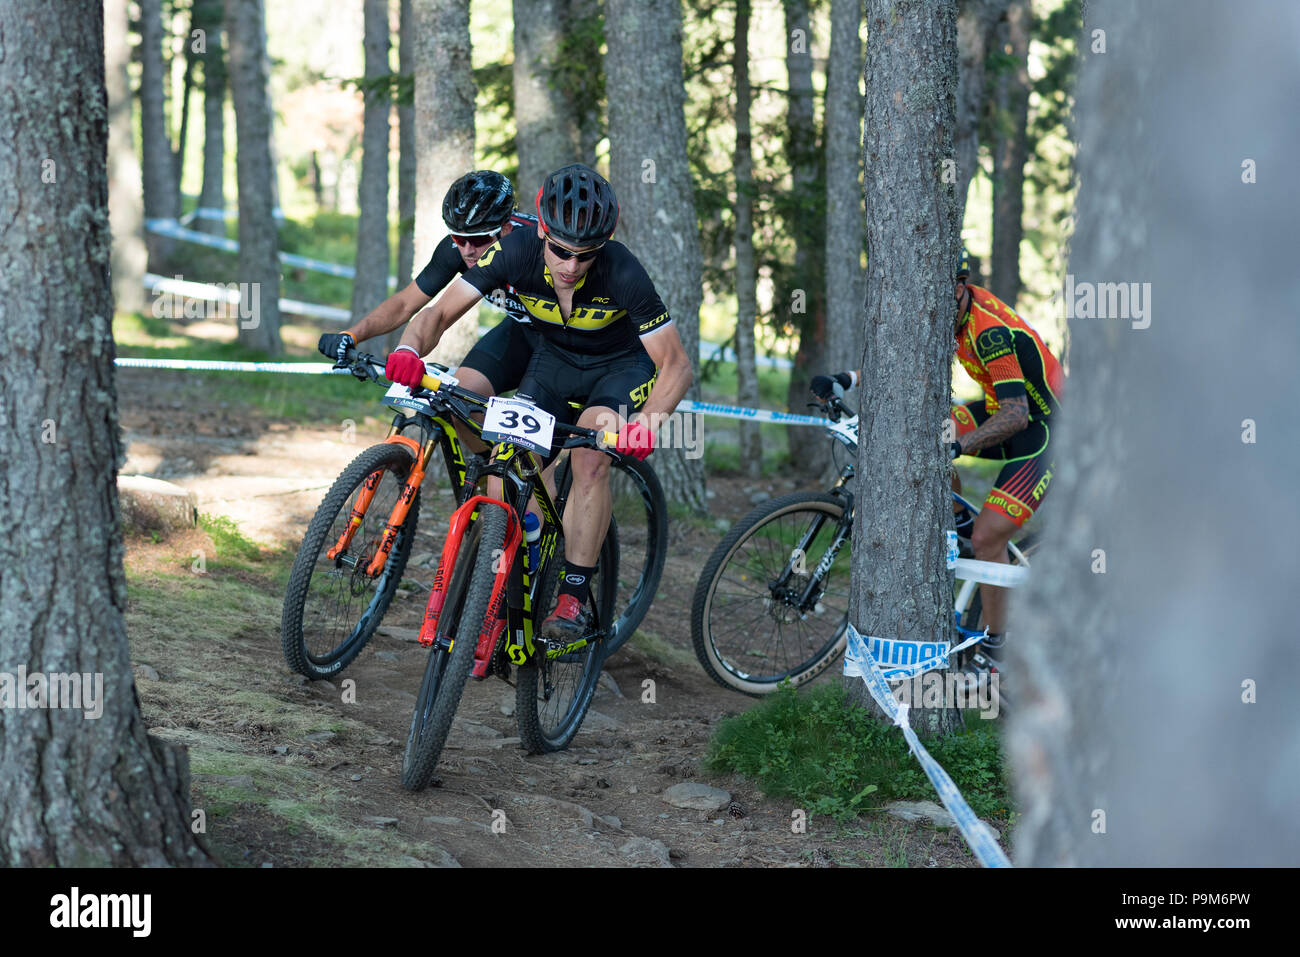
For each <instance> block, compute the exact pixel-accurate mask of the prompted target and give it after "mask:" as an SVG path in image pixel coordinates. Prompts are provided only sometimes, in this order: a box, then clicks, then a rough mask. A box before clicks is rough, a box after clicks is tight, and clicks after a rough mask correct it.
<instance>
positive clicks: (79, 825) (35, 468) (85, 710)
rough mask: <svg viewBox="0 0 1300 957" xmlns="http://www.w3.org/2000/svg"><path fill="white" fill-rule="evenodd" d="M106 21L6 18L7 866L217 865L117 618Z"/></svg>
mask: <svg viewBox="0 0 1300 957" xmlns="http://www.w3.org/2000/svg"><path fill="white" fill-rule="evenodd" d="M101 9H102V8H101ZM101 9H94V8H91V9H89V10H88V11H86V12H83V15H82V16H81V17H80V19H79V20H78V24H77V29H75V30H74V29H68V26H67V23H66V22H65V21H64V20H63V19H61V18H58V17H52V16H50V15H49V14H50V11H49V5H48V3H46V2H44V0H8V2H6V3H5V4H3V5H0V37H2V38H3V44H4V53H3V55H2V56H0V98H3V100H4V102H5V103H6V109H7V111H8V115H7V116H6V121H5V123H4V124H3V125H0V328H3V329H4V330H5V337H6V344H7V348H8V358H9V361H8V362H6V363H5V366H4V369H3V371H2V372H0V379H3V389H0V394H3V396H4V400H3V404H2V405H0V509H2V510H3V513H4V514H5V516H6V519H7V521H8V522H9V523H10V526H11V527H12V528H15V529H22V534H21V535H7V536H4V537H3V538H0V618H2V619H3V621H4V628H3V629H0V663H3V667H4V668H5V669H6V674H7V675H10V676H13V677H14V678H17V674H18V669H19V668H22V669H25V670H26V672H27V674H28V681H27V682H26V683H25V684H26V687H24V685H23V684H18V685H17V693H18V695H20V696H22V699H23V701H24V703H25V704H26V707H16V706H13V702H9V703H7V704H6V706H5V707H4V708H0V821H3V822H4V827H3V829H2V830H0V863H3V864H5V865H7V866H10V867H24V866H25V867H69V866H75V867H127V866H166V865H196V864H204V863H206V862H207V855H206V853H205V852H204V851H203V849H202V848H201V847H200V846H199V845H198V844H197V843H196V842H195V839H194V836H193V835H192V834H191V832H190V806H189V770H188V758H187V756H186V754H185V752H184V750H183V749H181V748H177V747H175V746H173V745H170V744H167V743H166V742H163V741H161V740H159V739H157V738H153V737H151V736H150V735H149V734H148V733H147V731H146V728H145V724H144V721H143V719H142V718H141V715H140V712H139V708H138V706H137V704H136V696H135V688H134V679H133V677H132V673H131V661H130V655H129V649H128V646H127V638H126V630H125V625H124V620H123V609H124V608H125V606H126V579H125V575H124V573H123V569H122V539H121V532H120V529H119V522H118V519H119V511H118V499H117V491H116V485H115V481H116V474H117V469H118V466H119V464H120V462H121V446H120V444H119V437H118V418H117V409H116V392H115V383H114V375H113V353H114V347H113V335H112V316H113V297H112V288H111V278H110V275H109V260H110V247H111V238H110V235H109V228H108V206H107V204H108V178H107V170H106V165H105V152H106V147H107V141H108V125H109V123H108V117H109V111H108V107H107V100H106V95H105V85H104V80H105V75H104V63H105V58H104V52H105V51H104V21H103V18H102V12H101ZM113 15H114V17H115V19H116V18H117V17H119V16H124V10H123V9H122V6H121V5H117V6H115V7H114V8H113ZM122 30H123V25H120V24H116V23H115V24H114V26H113V31H114V33H115V34H116V35H120V34H121V32H122ZM120 58H121V51H120V49H119V50H118V51H117V52H116V53H115V59H116V61H117V64H118V65H117V66H115V69H119V70H120V63H121V59H120ZM33 277H35V278H38V279H39V282H33V281H32V279H33ZM36 546H39V547H36ZM37 674H39V675H42V676H44V678H45V679H46V680H48V679H51V678H53V679H55V682H56V683H57V684H58V685H59V686H60V687H61V688H67V687H69V686H68V685H67V684H65V683H64V680H63V678H62V677H61V676H67V677H68V678H69V679H70V678H71V676H72V675H74V674H75V675H77V676H78V677H80V676H82V675H85V676H86V678H87V679H89V681H88V684H85V685H80V686H79V687H81V688H85V690H87V691H91V692H92V693H93V692H94V689H95V680H96V678H95V676H98V679H99V693H98V694H94V695H93V697H94V698H95V701H96V702H97V704H95V703H91V702H88V701H87V700H86V699H82V700H81V701H80V702H74V703H75V704H77V705H78V707H52V706H50V705H53V704H54V703H55V702H54V701H53V699H52V698H44V703H45V705H46V706H40V705H41V703H42V699H41V698H37V697H35V696H34V695H32V694H30V693H29V692H30V691H31V690H33V685H32V681H31V679H34V678H35V676H36V675H37ZM11 687H12V685H11ZM42 697H44V696H42ZM62 703H65V704H66V700H64V701H63V702H62ZM100 708H102V713H100V714H98V715H97V716H96V717H90V715H93V714H94V713H95V711H97V710H99V709H100Z"/></svg>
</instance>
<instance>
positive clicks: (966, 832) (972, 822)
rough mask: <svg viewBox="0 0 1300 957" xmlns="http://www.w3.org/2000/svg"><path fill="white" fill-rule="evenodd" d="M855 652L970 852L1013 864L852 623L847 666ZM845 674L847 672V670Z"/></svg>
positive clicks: (993, 862) (988, 862) (984, 860)
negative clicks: (910, 718) (932, 751)
mask: <svg viewBox="0 0 1300 957" xmlns="http://www.w3.org/2000/svg"><path fill="white" fill-rule="evenodd" d="M850 653H851V654H852V655H853V658H854V659H855V661H857V662H860V663H861V667H859V669H858V673H859V677H861V678H862V681H863V683H864V684H866V686H867V691H869V692H870V693H871V697H872V698H874V699H875V701H876V704H878V705H879V706H880V709H881V710H882V711H884V712H885V714H887V715H888V716H889V719H890V720H891V721H893V722H894V724H896V725H898V727H900V728H901V729H902V730H903V737H905V738H906V739H907V745H908V747H909V748H911V750H912V753H913V754H914V755H916V760H917V761H919V762H920V763H921V770H923V771H924V772H925V775H926V777H928V778H929V779H930V783H931V784H933V785H934V789H935V790H936V791H937V792H938V793H939V800H941V801H943V806H944V807H946V808H947V809H948V813H949V814H951V815H952V816H953V819H954V820H956V822H957V828H958V830H960V831H961V836H962V837H963V838H965V840H966V843H967V844H968V845H970V849H971V851H972V852H973V853H974V854H975V858H976V860H978V861H979V862H980V863H981V864H983V865H984V866H985V867H1010V866H1011V861H1010V860H1009V859H1008V858H1007V855H1006V853H1005V852H1004V851H1003V850H1002V848H1001V847H1000V846H999V845H998V842H997V838H995V837H994V836H993V832H992V831H990V830H989V828H988V825H987V824H985V823H984V822H983V821H981V820H980V819H979V818H978V817H977V816H976V815H975V812H974V811H972V810H971V808H970V805H969V804H967V803H966V799H965V798H964V797H962V796H961V792H960V791H959V790H957V785H955V784H953V782H952V778H950V777H949V776H948V772H947V771H945V770H944V769H943V768H942V767H941V766H940V765H939V762H938V761H936V760H935V759H934V758H932V757H931V756H930V752H929V751H927V750H925V745H923V744H921V739H920V738H918V737H917V736H916V732H915V731H913V730H912V727H911V725H909V724H908V723H907V712H908V706H907V705H906V704H904V703H902V702H900V701H898V700H897V699H896V698H895V697H894V696H893V695H892V694H890V692H889V685H887V684H885V679H884V677H883V676H882V675H881V674H880V670H879V667H878V663H877V662H876V660H875V659H874V658H872V657H871V652H869V651H868V650H867V648H866V645H865V644H864V643H863V641H862V636H861V635H860V634H858V630H857V629H856V628H854V627H853V625H852V624H850V625H849V640H848V647H847V648H846V649H845V656H844V662H845V666H846V668H847V666H848V663H849V655H850ZM845 674H848V672H847V670H846V671H845Z"/></svg>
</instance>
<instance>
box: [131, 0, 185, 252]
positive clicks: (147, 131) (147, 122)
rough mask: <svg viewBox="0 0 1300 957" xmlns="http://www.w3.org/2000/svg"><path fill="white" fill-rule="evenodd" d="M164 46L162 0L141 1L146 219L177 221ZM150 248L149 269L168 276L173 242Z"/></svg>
mask: <svg viewBox="0 0 1300 957" xmlns="http://www.w3.org/2000/svg"><path fill="white" fill-rule="evenodd" d="M162 42H163V26H162V0H140V150H141V168H142V172H143V179H144V215H145V218H146V219H176V218H177V217H178V216H179V215H180V205H179V203H180V191H179V189H178V187H177V185H176V175H175V173H176V170H175V167H174V166H173V165H172V143H171V137H170V136H169V135H168V133H167V106H166V97H165V93H164V83H165V82H166V74H164V72H163V59H162ZM148 245H149V268H150V269H152V270H153V271H154V272H166V271H167V258H168V257H169V256H170V255H171V253H172V249H173V247H174V242H173V240H171V239H168V238H166V237H164V236H158V235H154V234H152V233H151V234H149V237H148Z"/></svg>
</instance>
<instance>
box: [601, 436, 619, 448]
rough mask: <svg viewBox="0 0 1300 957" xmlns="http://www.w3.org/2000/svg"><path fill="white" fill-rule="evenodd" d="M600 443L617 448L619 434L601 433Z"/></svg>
mask: <svg viewBox="0 0 1300 957" xmlns="http://www.w3.org/2000/svg"><path fill="white" fill-rule="evenodd" d="M600 441H601V442H603V443H604V444H605V445H608V446H609V447H610V448H616V447H617V446H618V433H617V432H602V433H600Z"/></svg>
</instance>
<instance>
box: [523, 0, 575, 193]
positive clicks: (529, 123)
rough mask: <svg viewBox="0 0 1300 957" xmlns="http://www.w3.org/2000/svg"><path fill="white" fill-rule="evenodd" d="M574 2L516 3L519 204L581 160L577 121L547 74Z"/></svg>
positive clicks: (534, 0)
mask: <svg viewBox="0 0 1300 957" xmlns="http://www.w3.org/2000/svg"><path fill="white" fill-rule="evenodd" d="M568 8H569V0H514V30H515V40H514V42H515V65H514V81H515V83H514V87H515V129H516V134H515V146H516V151H517V152H518V154H519V177H518V181H517V182H516V183H515V189H516V190H517V191H518V195H519V198H520V205H521V206H523V205H524V204H525V203H527V205H528V206H531V205H532V203H533V197H534V196H536V195H537V190H538V188H540V187H541V185H542V180H543V179H544V178H545V177H546V175H547V174H548V173H551V172H553V171H554V170H557V169H559V168H560V167H562V166H567V165H568V164H569V163H573V162H576V161H577V160H578V157H579V152H578V151H579V144H578V121H577V117H576V116H575V115H574V111H573V103H572V102H571V101H570V99H569V98H568V97H567V96H566V95H565V91H563V90H560V89H557V88H556V87H554V86H553V85H552V84H551V81H550V76H549V75H548V70H549V69H550V67H551V62H552V60H553V58H554V57H555V56H556V55H557V51H558V50H559V46H560V42H561V41H562V40H563V38H564V32H565V27H566V25H567V21H568Z"/></svg>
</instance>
